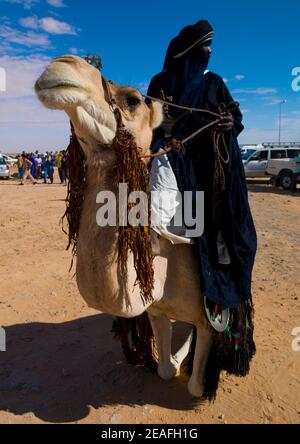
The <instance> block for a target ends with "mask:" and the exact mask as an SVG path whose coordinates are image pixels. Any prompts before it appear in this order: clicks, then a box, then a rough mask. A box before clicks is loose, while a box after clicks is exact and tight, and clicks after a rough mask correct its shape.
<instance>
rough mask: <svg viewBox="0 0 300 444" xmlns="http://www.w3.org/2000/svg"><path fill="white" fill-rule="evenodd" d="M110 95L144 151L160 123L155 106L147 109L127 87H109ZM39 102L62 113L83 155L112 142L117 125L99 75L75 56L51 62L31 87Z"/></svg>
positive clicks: (159, 112)
mask: <svg viewBox="0 0 300 444" xmlns="http://www.w3.org/2000/svg"><path fill="white" fill-rule="evenodd" d="M108 86H109V88H110V93H111V95H112V97H113V98H114V100H115V102H116V104H117V106H118V107H119V109H120V111H121V114H122V118H123V123H124V124H125V126H126V128H127V129H128V130H129V131H130V132H131V133H132V134H133V135H134V137H135V140H136V143H137V145H138V146H139V147H141V148H143V150H145V151H146V150H148V148H149V146H150V143H151V139H152V130H153V129H154V128H156V127H157V126H159V125H160V123H161V121H162V110H161V106H160V105H159V104H158V103H153V104H152V105H150V106H148V105H146V103H145V102H144V100H143V98H142V96H141V94H140V93H139V92H138V91H137V90H135V89H133V88H130V87H125V86H119V85H116V84H109V85H108ZM35 90H36V93H37V95H38V97H39V99H40V100H41V102H42V103H43V104H44V105H45V106H46V107H47V108H50V109H60V110H64V111H65V112H66V113H67V114H68V116H69V117H70V119H71V121H72V123H73V125H74V128H75V133H76V135H77V137H78V139H79V142H80V144H81V146H82V148H83V150H84V152H85V153H86V155H87V156H89V154H90V150H94V149H97V146H99V145H101V146H103V145H108V144H111V142H112V141H113V139H114V137H115V134H116V129H117V124H116V119H115V116H114V113H113V111H112V109H111V107H110V105H109V103H108V99H107V97H106V94H105V91H104V87H103V84H102V77H101V74H100V72H99V71H98V70H97V69H96V68H94V67H93V66H91V65H90V64H88V63H87V62H86V61H85V60H83V59H82V58H80V57H76V56H70V55H66V56H62V57H58V58H56V59H54V60H53V61H52V63H50V65H49V66H48V67H47V68H46V70H45V72H44V73H43V74H42V76H41V77H40V78H39V79H38V80H37V82H36V85H35Z"/></svg>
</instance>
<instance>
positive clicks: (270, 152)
mask: <svg viewBox="0 0 300 444" xmlns="http://www.w3.org/2000/svg"><path fill="white" fill-rule="evenodd" d="M298 156H300V146H298V147H297V146H293V147H292V146H291V147H279V146H277V147H276V148H271V147H263V148H262V149H259V150H257V151H255V153H254V154H252V155H251V156H250V157H249V158H248V159H247V160H244V161H243V163H244V167H245V173H246V177H256V178H259V177H266V176H267V175H268V174H267V167H268V162H269V161H270V160H275V159H294V158H295V157H298Z"/></svg>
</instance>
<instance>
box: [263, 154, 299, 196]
mask: <svg viewBox="0 0 300 444" xmlns="http://www.w3.org/2000/svg"><path fill="white" fill-rule="evenodd" d="M266 175H268V176H270V177H271V181H272V183H273V185H275V186H280V187H282V188H283V189H284V190H291V191H296V189H297V183H299V182H300V156H298V157H294V158H293V159H272V160H269V161H268V164H267V170H266Z"/></svg>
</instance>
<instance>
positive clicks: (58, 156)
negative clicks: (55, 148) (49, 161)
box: [55, 152, 65, 184]
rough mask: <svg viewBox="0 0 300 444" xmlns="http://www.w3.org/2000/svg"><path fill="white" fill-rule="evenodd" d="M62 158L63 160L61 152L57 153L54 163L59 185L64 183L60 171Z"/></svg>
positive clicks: (62, 171) (61, 171)
mask: <svg viewBox="0 0 300 444" xmlns="http://www.w3.org/2000/svg"><path fill="white" fill-rule="evenodd" d="M62 158H63V155H62V152H60V153H57V155H56V158H55V161H56V166H57V168H58V175H59V179H60V183H61V184H63V183H64V182H65V175H64V170H63V169H62Z"/></svg>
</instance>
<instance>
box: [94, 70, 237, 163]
mask: <svg viewBox="0 0 300 444" xmlns="http://www.w3.org/2000/svg"><path fill="white" fill-rule="evenodd" d="M110 84H112V82H111V81H110V80H109V81H108V80H106V79H105V78H104V76H102V85H103V90H104V96H105V100H106V101H107V102H108V104H109V106H110V108H111V110H112V112H113V113H114V115H115V119H116V122H117V131H118V130H119V129H121V128H124V124H123V122H122V114H121V110H120V108H119V107H118V105H117V103H116V101H115V99H114V97H113V95H112V93H111V90H110V86H109V85H110ZM141 96H142V97H144V98H145V99H149V100H153V101H156V102H159V103H161V104H162V105H164V106H165V107H172V108H176V109H181V110H183V111H186V112H185V113H184V114H183V115H182V116H181V117H185V116H186V115H188V114H189V113H193V112H197V113H201V114H204V115H206V116H210V117H214V120H213V121H212V122H210V123H208V124H207V125H205V126H203V127H201V128H199V129H198V130H196V131H194V132H193V133H192V134H190V135H189V136H188V137H186V138H185V139H183V140H181V141H180V142H179V143H178V146H177V148H176V149H177V151H184V145H185V144H186V143H187V142H190V141H191V140H192V139H194V138H195V137H197V136H199V135H200V134H201V133H202V132H204V131H206V130H207V129H209V128H215V129H216V127H217V125H218V124H220V123H222V120H223V118H224V116H226V115H227V114H228V113H229V112H230V111H232V110H233V109H236V108H238V107H239V103H238V102H234V101H232V102H230V103H229V104H228V105H227V106H225V105H223V110H222V112H220V113H215V112H212V111H208V110H207V109H203V108H193V107H188V106H183V105H178V104H175V103H173V102H170V101H168V100H165V99H158V98H156V97H152V96H149V95H147V94H141ZM177 121H178V120H177ZM212 137H213V142H214V146H215V147H217V151H218V153H219V156H220V158H221V160H222V161H223V163H228V162H229V154H228V148H227V145H226V141H225V137H224V133H223V134H222V135H221V134H220V133H218V132H217V131H214V132H213V136H212ZM220 142H221V143H222V144H223V146H224V148H225V151H226V155H227V158H225V159H224V158H223V157H222V155H221V153H220V149H219V145H220ZM174 149H175V148H174V147H171V146H167V147H166V148H165V149H162V150H160V152H159V153H155V154H149V155H147V156H141V157H142V158H154V157H161V156H163V155H164V154H167V153H169V152H171V151H173V150H174Z"/></svg>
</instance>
